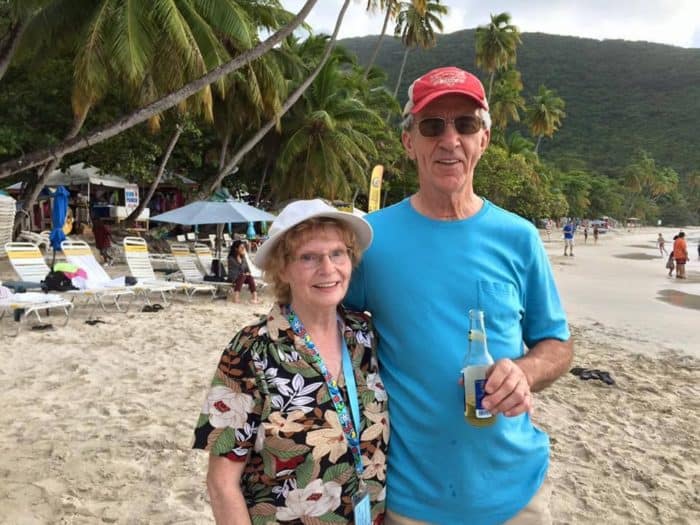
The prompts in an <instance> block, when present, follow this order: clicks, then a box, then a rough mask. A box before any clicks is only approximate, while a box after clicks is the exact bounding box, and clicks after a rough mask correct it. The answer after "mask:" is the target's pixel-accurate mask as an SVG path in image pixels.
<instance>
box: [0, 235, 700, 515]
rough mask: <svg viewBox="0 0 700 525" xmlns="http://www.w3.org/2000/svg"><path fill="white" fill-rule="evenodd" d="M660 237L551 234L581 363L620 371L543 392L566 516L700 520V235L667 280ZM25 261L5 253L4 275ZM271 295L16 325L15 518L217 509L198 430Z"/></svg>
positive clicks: (557, 493)
mask: <svg viewBox="0 0 700 525" xmlns="http://www.w3.org/2000/svg"><path fill="white" fill-rule="evenodd" d="M661 231H664V235H665V237H666V238H667V239H670V238H671V236H672V231H671V230H661ZM687 231H688V234H689V237H690V238H691V239H697V236H698V234H699V233H700V230H687ZM656 233H657V230H651V229H650V230H638V231H633V232H627V231H622V232H617V233H610V234H606V235H605V236H601V239H600V241H599V243H598V245H595V246H594V245H593V244H592V238H591V237H589V244H588V245H586V246H583V245H581V246H577V247H576V252H575V253H576V256H575V257H573V258H570V257H566V258H565V257H563V256H562V253H563V247H562V242H561V241H560V240H558V239H557V240H552V242H547V243H545V244H546V247H547V249H548V251H549V252H550V254H551V259H552V264H553V268H554V272H555V277H556V279H557V281H558V283H559V286H560V289H561V292H562V296H563V298H564V301H565V304H566V308H567V312H568V313H569V316H570V319H571V323H572V331H573V336H574V339H575V342H576V357H575V363H574V364H575V365H577V366H584V367H589V368H599V369H603V370H607V371H609V372H610V373H611V374H612V376H613V377H614V378H615V380H616V382H617V384H616V385H615V386H612V387H610V386H607V385H604V384H603V383H601V382H600V381H595V380H590V381H582V380H581V379H579V378H577V377H575V376H573V375H571V374H566V375H565V376H564V377H563V378H561V379H560V380H559V381H558V382H557V383H556V384H555V385H554V386H552V387H551V388H549V389H548V390H546V391H545V392H543V393H540V394H538V395H537V397H536V411H535V414H534V418H535V420H536V422H537V424H538V425H540V426H542V427H543V428H545V429H546V430H547V431H548V432H549V433H550V436H551V438H552V464H551V470H550V476H551V479H552V480H553V482H554V487H555V489H554V494H553V502H552V511H553V515H554V520H555V523H560V524H564V523H567V524H568V523H573V524H589V523H600V522H605V523H606V524H617V523H620V524H623V523H624V524H627V523H634V524H646V523H648V524H657V523H669V524H670V523H673V524H679V523H688V524H690V523H700V498H699V496H698V494H699V493H700V490H699V489H700V466H699V465H700V447H699V441H700V439H699V438H698V429H700V420H699V419H700V410H699V408H700V407H699V405H700V403H699V402H698V399H700V383H699V382H698V377H699V370H700V338H698V337H697V336H696V334H695V333H694V330H695V328H696V327H697V321H698V310H697V309H694V307H693V305H694V304H697V302H695V301H698V299H700V262H698V261H697V259H696V256H695V254H696V253H697V252H696V251H695V250H696V245H697V241H695V243H693V242H691V243H690V244H691V253H693V262H692V263H691V264H690V265H689V266H688V274H689V277H690V279H688V281H686V282H680V281H676V280H674V279H669V278H668V277H667V276H666V273H665V272H666V270H665V269H664V267H663V266H664V265H663V260H662V259H661V258H659V257H657V255H658V251H657V250H656V249H655V245H654V239H655V238H656ZM8 268H9V267H8V265H7V264H6V262H2V261H0V278H2V277H5V278H9V277H10V276H11V272H10V271H9V269H8ZM266 299H267V301H268V302H267V303H266V304H263V305H255V306H253V305H245V304H244V305H233V304H229V303H226V302H223V301H214V302H212V301H208V300H206V299H204V298H200V299H195V300H194V301H193V302H192V303H187V302H184V301H182V300H179V301H175V302H174V304H173V305H172V306H171V307H170V308H169V309H167V310H164V311H161V312H156V313H141V312H139V311H138V308H132V309H131V311H130V312H128V313H127V314H117V313H113V312H110V313H108V314H101V319H102V320H104V321H105V322H104V323H100V324H97V325H94V326H90V325H87V324H85V323H84V320H85V315H86V312H85V309H78V311H77V312H76V313H75V315H74V318H73V319H72V320H71V322H70V323H69V324H68V326H67V327H64V328H58V329H56V330H54V331H48V332H34V331H31V330H24V331H23V332H21V333H20V335H19V336H18V337H17V338H9V337H2V336H0V399H1V400H2V407H3V410H2V413H1V414H0V425H2V428H3V429H4V431H3V432H2V433H0V450H2V451H3V453H2V455H1V456H0V523H3V524H5V523H7V524H34V523H37V524H43V523H62V524H63V523H65V524H69V523H70V524H83V523H85V524H88V523H126V524H132V523H133V524H137V523H138V524H140V523H144V524H145V523H149V524H150V523H153V524H165V523H168V524H170V523H182V524H185V523H187V524H198V523H202V524H205V523H206V524H210V523H213V519H212V515H211V511H210V509H209V505H208V501H207V496H206V491H205V487H204V475H205V470H206V457H205V455H204V454H203V453H201V452H199V451H192V450H191V449H190V446H191V443H192V427H193V424H194V422H195V421H196V418H197V415H198V411H199V407H200V404H201V402H202V399H203V394H204V388H205V386H206V384H207V383H208V381H209V379H210V377H211V374H212V373H213V370H214V367H215V365H216V363H217V361H218V358H219V355H220V353H221V350H222V348H223V346H224V345H225V344H226V342H227V341H228V340H229V339H230V337H231V336H232V335H233V333H235V331H236V330H237V329H238V328H239V327H241V326H243V325H244V324H246V323H249V322H251V321H252V320H254V319H255V318H256V315H258V314H263V313H265V312H266V310H267V308H268V306H269V305H270V303H269V298H266ZM4 323H7V321H4ZM3 328H4V329H7V324H5V325H4V326H3Z"/></svg>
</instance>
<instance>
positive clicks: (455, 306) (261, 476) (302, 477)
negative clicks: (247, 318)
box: [195, 67, 573, 525]
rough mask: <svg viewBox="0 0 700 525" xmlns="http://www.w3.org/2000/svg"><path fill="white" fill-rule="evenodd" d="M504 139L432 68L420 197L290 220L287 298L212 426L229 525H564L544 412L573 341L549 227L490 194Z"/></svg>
mask: <svg viewBox="0 0 700 525" xmlns="http://www.w3.org/2000/svg"><path fill="white" fill-rule="evenodd" d="M490 137H491V118H490V114H489V105H488V101H487V99H486V94H485V91H484V88H483V85H482V84H481V82H480V81H479V80H478V79H477V77H475V76H474V75H472V74H470V73H468V72H466V71H463V70H461V69H458V68H455V67H443V68H438V69H435V70H432V71H430V72H428V73H427V74H425V75H423V76H421V77H420V78H418V79H417V80H415V81H414V82H413V83H412V84H411V87H410V88H409V91H408V102H407V104H406V107H405V109H404V121H403V123H402V135H401V139H402V143H403V146H404V149H405V151H406V154H407V156H408V157H409V158H410V159H411V160H413V161H414V162H415V163H416V166H417V171H418V180H419V189H418V191H417V192H416V193H415V194H413V195H412V196H410V197H408V198H406V199H405V200H403V201H402V202H399V203H398V204H395V205H393V206H390V207H388V208H384V209H382V210H380V211H378V212H375V213H372V214H370V215H368V216H367V220H365V219H363V218H359V217H355V216H353V215H352V214H349V213H345V212H340V211H337V210H335V209H334V208H332V207H330V206H328V205H327V204H325V203H324V202H323V201H320V200H318V199H315V200H306V201H296V202H293V203H291V204H289V205H288V206H287V207H286V208H285V209H284V210H283V211H282V212H281V213H280V214H279V216H278V217H277V219H276V220H275V221H274V222H273V224H272V226H271V228H270V231H269V237H268V239H267V240H266V241H265V242H264V243H263V244H262V245H261V246H260V248H259V249H258V251H257V252H256V254H255V258H254V262H255V264H256V266H258V267H260V268H261V269H262V270H263V271H264V272H265V277H266V280H268V282H270V283H271V286H272V288H273V290H274V294H275V298H276V302H275V304H274V306H273V307H272V309H271V310H270V312H269V313H268V314H267V315H266V316H265V317H263V318H261V320H260V321H259V322H258V323H256V324H253V325H251V326H247V327H245V328H243V329H242V330H241V331H240V332H238V333H237V334H236V335H235V336H234V338H233V340H232V341H231V342H230V344H229V345H228V347H227V348H226V349H225V351H224V353H223V355H222V357H221V360H220V362H219V365H218V367H217V369H216V373H215V375H214V379H213V381H212V383H211V387H210V389H209V391H208V393H207V396H206V400H205V402H204V404H203V407H202V409H201V413H200V417H199V420H198V421H197V424H196V428H195V447H196V448H202V449H206V450H208V451H209V470H208V475H207V486H208V490H209V494H210V499H211V505H212V509H213V513H214V516H215V518H216V522H217V523H218V524H235V525H241V524H242V525H250V524H251V523H260V524H262V523H265V524H274V523H280V524H301V523H339V524H340V523H346V524H349V523H354V524H355V525H379V524H382V523H384V524H385V525H426V524H444V525H447V524H449V525H452V524H456V523H470V524H474V525H496V524H504V523H505V524H508V525H525V524H535V523H536V524H542V525H546V524H550V523H551V515H550V511H549V498H550V493H551V489H552V485H551V481H547V472H548V466H549V438H548V436H547V434H546V433H544V432H543V431H542V430H541V429H539V428H538V427H537V426H535V425H534V423H533V421H532V419H531V418H530V413H531V411H532V408H533V404H534V401H533V398H534V394H535V393H536V392H538V391H540V390H542V389H544V388H546V387H547V386H549V385H551V384H552V383H553V382H554V381H555V380H556V379H557V378H558V377H560V376H561V375H563V374H564V373H565V372H566V371H567V370H568V369H569V366H570V364H571V360H572V357H573V345H572V342H571V338H570V333H569V328H568V323H567V319H566V314H565V312H564V309H563V306H562V304H561V301H560V298H559V294H558V291H557V287H556V284H555V282H554V278H553V275H552V269H551V266H550V263H549V260H548V258H547V254H546V253H545V250H544V246H543V244H542V241H541V239H540V236H539V234H538V232H537V230H536V228H535V227H534V226H533V225H532V224H531V223H529V222H528V221H526V220H524V219H522V218H521V217H519V216H517V215H515V214H513V213H510V212H508V211H506V210H503V209H501V208H499V207H498V206H496V205H495V204H493V203H491V202H489V201H488V200H486V199H485V198H483V197H481V196H479V195H477V194H476V193H475V192H474V189H473V178H474V170H475V167H476V165H477V164H478V162H479V160H480V158H481V156H482V154H483V153H484V151H485V150H486V148H487V147H488V145H489V141H490ZM406 261H411V264H406ZM416 268H420V272H416ZM341 303H342V304H341ZM470 309H475V310H482V311H484V312H485V319H486V332H487V334H488V344H489V350H490V353H491V354H492V355H493V357H494V359H495V364H493V365H492V366H491V367H490V368H489V370H488V372H487V378H486V380H485V384H483V385H482V388H483V391H484V393H485V395H484V397H483V400H482V401H481V404H482V409H483V410H486V411H488V412H490V413H491V414H493V415H495V416H496V422H495V423H494V424H493V425H490V426H487V427H479V426H473V425H471V424H470V423H468V422H467V421H466V418H465V412H466V407H465V395H464V387H463V386H462V385H461V384H460V382H459V379H460V377H461V370H462V368H463V363H464V358H465V355H466V352H467V346H468V331H469V316H468V312H469V310H470ZM389 410H390V413H389ZM390 436H391V438H390Z"/></svg>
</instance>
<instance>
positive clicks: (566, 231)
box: [564, 223, 574, 239]
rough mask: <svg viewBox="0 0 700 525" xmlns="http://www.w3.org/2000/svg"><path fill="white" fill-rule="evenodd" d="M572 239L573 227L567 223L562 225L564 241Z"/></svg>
mask: <svg viewBox="0 0 700 525" xmlns="http://www.w3.org/2000/svg"><path fill="white" fill-rule="evenodd" d="M573 238H574V225H573V224H571V223H569V224H565V225H564V239H573Z"/></svg>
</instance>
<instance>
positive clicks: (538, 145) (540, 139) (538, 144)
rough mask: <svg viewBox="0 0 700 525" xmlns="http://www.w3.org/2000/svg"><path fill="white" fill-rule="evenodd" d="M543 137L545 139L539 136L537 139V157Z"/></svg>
mask: <svg viewBox="0 0 700 525" xmlns="http://www.w3.org/2000/svg"><path fill="white" fill-rule="evenodd" d="M542 137H544V135H539V136H538V137H537V144H535V155H539V151H540V143H541V142H542Z"/></svg>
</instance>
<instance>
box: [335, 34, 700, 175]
mask: <svg viewBox="0 0 700 525" xmlns="http://www.w3.org/2000/svg"><path fill="white" fill-rule="evenodd" d="M474 34H475V31H474V30H464V31H458V32H455V33H451V34H449V35H441V36H439V37H438V41H437V46H436V47H435V48H433V49H429V50H421V49H415V50H411V52H410V54H409V57H408V62H407V64H406V70H405V72H404V75H403V80H402V85H401V88H400V90H399V100H400V101H401V103H404V102H405V99H406V90H407V88H408V85H409V83H410V82H411V81H412V80H413V79H415V78H416V77H417V76H419V75H420V74H422V73H424V72H425V71H427V70H429V69H431V68H433V67H438V66H443V65H456V66H459V67H463V68H465V69H467V70H469V71H472V72H475V73H477V74H478V75H479V76H480V77H481V78H482V80H486V78H487V77H486V74H485V73H484V72H483V71H478V70H477V68H476V65H475V62H476V60H475V52H474ZM375 42H376V36H367V37H362V38H352V39H345V40H342V41H340V44H341V45H343V46H344V47H346V48H347V49H349V50H351V51H353V52H354V53H356V54H357V56H358V59H359V61H360V63H366V62H367V60H368V58H369V55H370V53H371V51H372V48H373V46H374V44H375ZM403 53H404V48H403V46H402V45H401V42H400V40H399V39H396V38H394V39H386V40H385V42H384V44H383V45H382V48H381V51H380V53H379V56H378V58H377V62H376V65H377V66H378V67H380V68H382V69H384V70H385V71H386V72H387V74H388V81H387V86H388V87H390V88H391V89H393V86H394V82H395V81H396V78H397V75H398V72H399V67H400V65H401V59H402V57H403ZM516 67H517V68H518V69H519V70H520V72H521V73H522V79H523V83H524V84H525V89H524V95H525V97H526V98H527V99H529V98H530V97H531V96H532V95H533V94H534V93H536V92H537V90H538V87H539V86H540V84H545V85H546V86H547V88H550V89H553V90H555V91H556V93H557V95H558V96H559V97H561V98H563V99H564V100H565V102H566V108H565V111H566V118H565V119H564V121H563V124H562V127H561V129H560V130H559V131H558V132H557V133H556V134H555V135H554V137H553V138H552V139H545V140H544V141H543V143H542V146H541V150H540V156H541V158H542V159H543V160H546V161H550V162H554V163H555V164H559V165H560V166H563V167H566V168H567V169H574V168H576V167H585V168H587V169H590V170H593V171H597V172H599V173H602V174H608V175H610V174H613V173H616V172H618V170H619V169H620V168H621V167H623V166H625V165H627V164H629V161H630V158H631V157H632V156H633V153H634V152H635V151H636V150H639V149H640V148H641V149H644V150H645V151H647V152H649V154H650V155H651V156H652V157H653V158H654V159H656V161H657V163H659V164H660V165H663V166H668V167H671V168H673V169H675V170H676V171H678V172H679V173H688V172H689V171H691V170H697V169H698V168H699V167H700V147H699V146H700V140H699V139H698V131H700V49H683V48H679V47H673V46H667V45H660V44H652V43H647V42H628V41H621V40H605V41H598V40H593V39H585V38H576V37H566V36H555V35H547V34H542V33H523V34H522V45H521V46H520V47H519V48H518V56H517V63H516ZM523 131H526V130H525V129H524V128H523Z"/></svg>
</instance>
